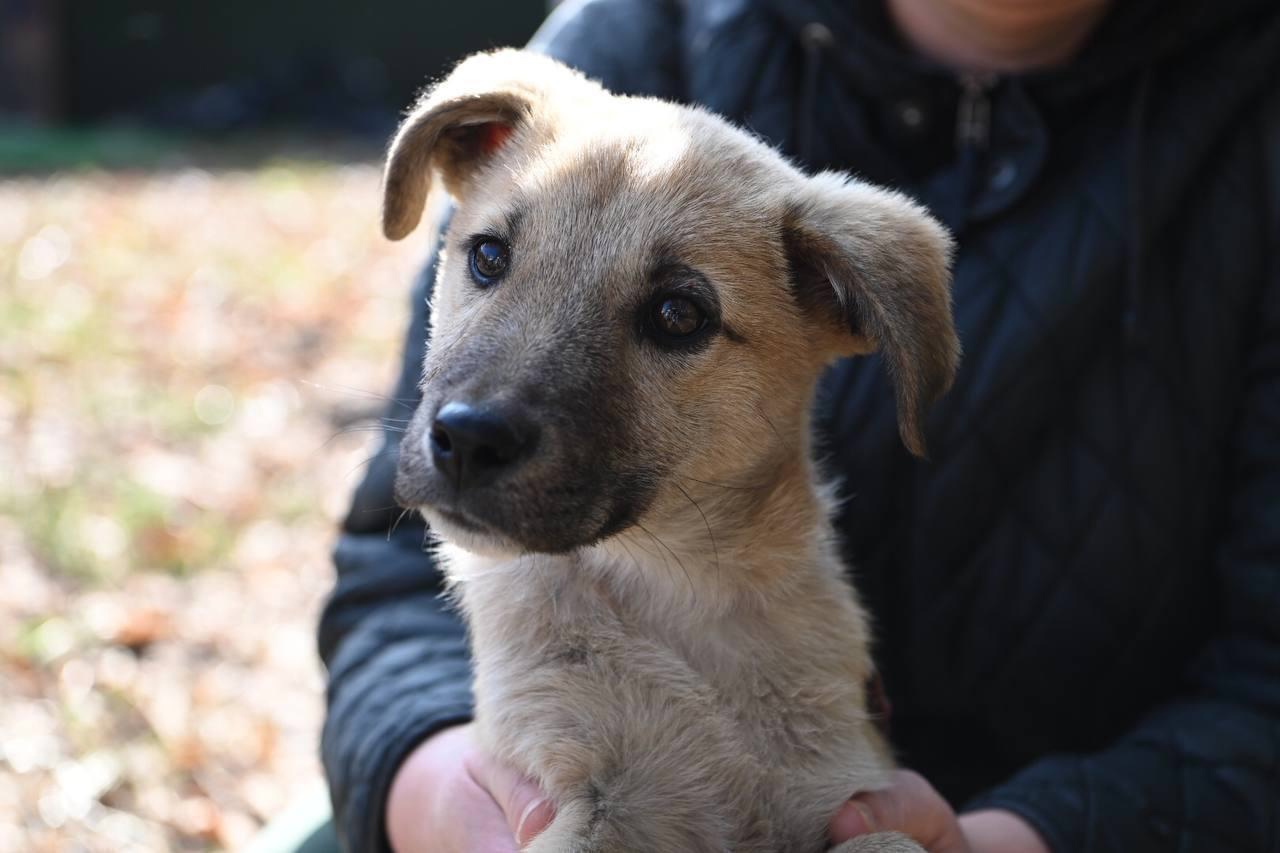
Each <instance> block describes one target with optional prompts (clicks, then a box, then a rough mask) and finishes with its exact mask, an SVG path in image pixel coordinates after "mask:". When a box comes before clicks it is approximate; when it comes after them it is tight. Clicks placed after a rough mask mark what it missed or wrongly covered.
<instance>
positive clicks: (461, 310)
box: [383, 50, 959, 853]
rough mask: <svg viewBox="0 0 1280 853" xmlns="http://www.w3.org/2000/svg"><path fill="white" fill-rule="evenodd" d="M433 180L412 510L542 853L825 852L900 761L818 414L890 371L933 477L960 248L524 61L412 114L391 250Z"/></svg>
mask: <svg viewBox="0 0 1280 853" xmlns="http://www.w3.org/2000/svg"><path fill="white" fill-rule="evenodd" d="M435 175H438V176H439V178H440V179H441V180H442V181H443V186H444V189H445V190H447V192H448V193H449V194H450V196H452V198H453V199H454V200H455V203H456V209H455V212H454V214H453V216H452V219H451V221H450V224H449V226H448V228H447V232H446V234H445V236H444V238H443V243H442V251H443V254H442V258H441V261H440V264H439V271H438V277H437V281H436V284H435V290H434V294H433V297H432V303H431V326H432V331H431V341H430V347H429V352H428V354H427V356H426V360H425V364H424V379H423V384H422V401H421V405H420V406H419V407H418V409H417V410H416V412H415V414H414V416H413V418H412V419H411V422H410V426H409V427H408V430H407V432H406V434H405V436H404V439H403V443H402V446H401V450H400V460H399V468H398V471H397V479H396V495H397V499H398V500H399V502H400V503H402V504H403V505H404V506H406V507H412V508H416V509H419V510H420V511H421V512H422V513H423V515H424V516H425V517H426V519H427V521H428V523H429V526H430V528H431V530H432V531H433V532H434V533H435V534H436V536H437V537H438V538H439V540H440V542H439V545H438V557H439V560H440V561H441V563H442V565H443V569H444V571H445V573H446V577H447V578H448V582H449V584H450V592H451V594H452V595H453V596H454V597H455V599H456V602H457V603H458V606H459V607H460V610H461V611H462V613H463V615H464V616H465V619H466V622H467V624H468V627H469V631H470V639H471V645H472V653H473V661H474V679H475V680H474V691H475V702H476V726H477V730H478V733H479V735H478V736H479V737H480V740H481V746H482V747H483V748H484V749H486V750H488V751H489V752H490V753H491V754H492V755H493V756H495V757H496V758H497V759H498V760H500V761H502V762H504V763H506V764H507V765H509V766H511V767H513V768H515V769H517V770H519V771H521V772H523V773H525V774H527V775H528V776H529V777H530V778H531V779H533V780H535V781H536V782H537V783H538V784H539V785H541V786H542V788H543V789H544V790H545V791H546V792H547V794H548V795H549V796H550V797H551V799H552V801H553V802H554V803H555V806H556V816H555V819H554V820H553V822H552V823H551V824H550V826H549V827H548V828H547V829H546V830H545V831H544V832H543V833H541V834H540V835H539V836H538V837H537V838H536V839H535V840H534V841H533V842H532V843H531V844H530V846H529V847H528V848H527V849H528V850H531V851H536V853H546V852H547V851H557V853H563V851H571V853H625V851H646V853H651V851H660V853H676V851H708V852H709V851H735V853H778V851H796V852H797V853H805V851H820V850H823V849H825V848H826V846H827V844H826V841H825V838H826V825H827V821H828V820H829V819H830V818H831V817H832V816H833V815H834V814H835V812H836V811H837V810H838V808H839V807H840V805H841V804H842V803H843V802H844V801H845V800H846V799H847V798H848V797H850V796H851V795H853V794H855V793H858V792H861V791H867V790H873V789H877V788H881V787H883V786H884V785H885V784H886V780H887V774H888V772H889V771H890V769H891V768H892V766H893V762H892V758H891V754H890V750H889V747H888V745H887V744H886V742H885V741H884V739H883V738H882V736H881V734H880V733H879V731H878V729H877V725H876V722H875V720H874V719H873V715H872V714H870V713H869V712H868V709H867V690H866V685H867V683H868V679H869V677H870V676H871V674H872V663H871V659H870V656H869V651H868V631H869V629H868V619H867V616H866V614H865V613H864V612H863V609H862V607H861V606H860V605H859V602H858V599H857V597H856V594H855V592H854V590H853V589H852V588H851V587H850V585H849V583H848V581H847V579H846V569H845V566H844V565H842V563H841V560H840V558H839V556H838V552H837V547H836V542H835V537H834V533H833V530H832V527H831V524H830V521H829V518H830V516H831V514H832V510H833V503H834V500H835V494H834V489H833V487H832V486H831V485H830V484H828V483H826V482H824V481H823V480H822V479H821V478H820V477H819V476H818V475H817V474H816V473H815V465H814V462H813V460H812V458H811V457H812V449H811V443H810V408H811V404H812V398H813V395H814V388H815V384H816V381H817V379H818V377H819V375H820V373H821V372H822V371H823V369H824V367H825V366H826V365H828V363H829V362H831V361H832V360H833V359H836V358H840V357H845V356H854V355H862V354H866V353H870V352H872V351H873V350H878V351H879V353H880V354H881V357H882V359H883V361H884V363H885V365H886V366H887V369H888V371H889V373H890V374H891V377H892V380H893V382H894V388H895V395H896V402H897V415H898V419H899V428H900V433H901V436H902V439H903V441H904V442H905V444H906V446H907V448H909V449H910V450H911V451H913V452H914V453H917V454H922V453H923V452H924V439H923V434H922V433H923V430H922V419H923V417H924V414H925V412H926V409H927V407H928V405H929V404H930V402H931V401H932V400H934V399H935V398H936V397H937V396H939V395H940V394H942V393H943V392H944V391H945V390H946V389H947V388H948V387H949V385H950V383H951V381H952V377H953V375H954V372H955V370H956V365H957V359H958V357H959V344H958V341H957V337H956V333H955V330H954V327H953V322H952V315H951V304H950V290H949V287H950V284H949V282H950V275H949V264H950V254H951V240H950V237H949V235H948V234H947V232H946V231H945V229H944V228H943V227H942V226H940V225H939V224H938V223H937V222H935V221H934V220H933V219H932V218H930V217H929V216H928V215H927V214H926V213H925V211H924V210H922V209H921V208H920V207H918V206H917V205H915V204H913V203H912V202H911V201H909V200H907V199H906V198H905V197H903V196H901V195H898V194H895V193H892V192H888V191H885V190H882V189H877V188H874V187H871V186H869V185H867V184H865V183H860V182H858V181H855V180H851V179H850V178H849V177H848V176H846V175H843V174H835V173H823V174H818V175H814V176H807V175H805V174H803V173H802V172H801V171H799V170H798V169H797V168H796V167H794V166H793V165H791V164H790V163H788V162H787V161H786V160H785V159H784V158H783V157H782V156H781V155H780V154H778V153H777V152H776V151H774V150H773V149H771V148H770V147H768V146H767V145H766V144H764V143H763V142H761V141H760V140H758V139H756V138H754V137H753V136H751V135H750V134H748V133H747V132H745V131H743V130H740V129H737V128H735V127H733V126H732V125H730V124H729V123H728V122H726V121H724V120H723V119H721V118H718V117H716V116H714V115H712V114H711V113H709V112H706V111H704V110H701V109H697V108H690V107H685V106H679V105H675V104H672V103H668V102H664V101H660V100H656V99H650V98H635V97H621V96H615V95H613V94H610V93H609V92H607V91H606V90H605V89H604V88H602V87H601V86H599V85H598V84H596V83H594V82H592V81H589V80H588V79H587V78H585V77H583V76H582V75H580V74H578V73H577V72H574V71H572V70H570V69H568V68H567V67H565V66H563V65H561V64H559V63H557V62H555V61H553V60H551V59H548V58H545V57H542V56H537V55H533V54H529V53H524V52H520V51H511V50H503V51H498V52H493V53H487V54H480V55H476V56H473V57H470V58H468V59H466V60H464V61H463V62H462V63H461V64H459V65H458V66H457V67H456V68H455V69H454V70H453V71H452V73H450V74H449V75H448V76H447V77H446V78H445V79H444V80H443V81H442V82H440V83H439V84H438V85H436V86H435V87H434V88H433V89H431V90H430V91H429V92H428V93H427V94H426V95H425V96H424V97H423V98H422V100H421V101H420V102H419V103H418V104H417V106H416V108H414V109H413V110H412V111H411V113H410V114H409V115H408V117H407V119H406V120H405V121H404V123H403V124H402V126H401V127H400V129H399V130H398V132H397V133H396V135H395V137H394V139H393V141H392V143H391V146H390V149H389V152H388V155H387V163H386V169H385V176H384V208H383V230H384V232H385V234H386V235H387V236H388V237H389V238H391V239H401V238H403V237H405V236H406V235H408V234H409V233H410V232H412V231H413V230H414V228H415V227H416V226H417V225H418V223H419V220H420V218H421V216H422V212H423V208H424V205H425V203H426V201H427V196H428V192H429V191H430V189H431V185H432V182H433V178H434V176H435ZM920 849H921V848H919V847H918V846H917V845H916V844H915V843H914V842H911V841H910V840H908V839H906V838H904V837H903V836H900V835H896V834H892V833H878V834H872V835H868V836H864V837H862V838H860V839H857V840H855V841H852V842H846V843H845V844H844V845H841V846H840V848H839V850H840V851H842V853H850V851H879V853H902V851H919V850H920Z"/></svg>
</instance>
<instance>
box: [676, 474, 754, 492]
mask: <svg viewBox="0 0 1280 853" xmlns="http://www.w3.org/2000/svg"><path fill="white" fill-rule="evenodd" d="M680 479H682V480H687V481H689V482H690V483H697V484H698V485H700V486H712V487H714V488H717V489H727V490H728V491H731V492H761V491H764V490H765V489H767V488H768V487H769V484H768V483H761V484H760V485H758V486H734V485H730V484H728V483H716V482H713V481H711V480H699V479H698V478H697V477H688V476H681V477H680Z"/></svg>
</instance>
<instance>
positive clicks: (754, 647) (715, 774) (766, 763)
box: [459, 565, 884, 849]
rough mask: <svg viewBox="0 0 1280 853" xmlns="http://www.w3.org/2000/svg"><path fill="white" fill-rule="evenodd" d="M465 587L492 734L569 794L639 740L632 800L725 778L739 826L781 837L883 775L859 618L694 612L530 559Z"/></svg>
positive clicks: (721, 802) (495, 744)
mask: <svg viewBox="0 0 1280 853" xmlns="http://www.w3.org/2000/svg"><path fill="white" fill-rule="evenodd" d="M459 592H460V597H461V600H462V603H463V606H464V609H465V611H466V613H467V617H468V620H469V622H470V626H471V631H472V642H473V651H474V656H475V673H476V681H475V693H476V702H477V721H478V723H479V724H480V729H481V732H482V735H483V736H484V737H485V738H486V740H487V741H488V744H487V745H488V746H489V748H490V749H492V750H493V751H494V752H495V753H497V754H498V755H499V756H500V757H501V758H503V759H505V760H508V761H510V762H512V763H514V764H515V765H516V766H517V767H519V768H520V769H521V770H522V771H524V772H527V773H529V774H530V775H532V776H534V777H535V778H537V779H538V780H539V781H540V782H541V783H542V784H543V785H544V786H546V787H548V789H549V790H550V792H551V793H552V794H553V796H555V797H557V798H559V797H561V796H572V794H573V792H574V791H575V790H578V789H580V788H581V787H582V785H583V784H584V783H585V782H586V780H598V779H600V778H601V774H605V775H606V776H607V774H608V773H609V772H612V771H611V770H610V769H609V767H608V765H609V762H611V761H616V760H617V756H618V755H619V754H620V753H625V752H626V750H627V749H635V748H637V745H638V751H639V752H642V753H643V758H640V759H630V761H631V762H635V761H639V762H641V763H642V764H643V766H641V767H635V766H628V768H627V773H628V778H629V779H630V780H631V782H630V784H635V785H640V786H641V787H642V788H643V790H640V791H632V792H631V793H630V794H628V796H629V797H630V798H633V799H634V798H641V797H643V798H650V799H651V798H653V797H659V798H660V797H661V796H662V793H663V792H664V791H671V792H682V791H688V790H690V789H691V787H694V786H696V787H697V788H698V789H700V790H704V791H707V790H712V789H714V790H715V791H716V793H715V795H714V796H713V797H711V798H710V800H709V803H708V808H711V809H713V810H718V811H720V812H721V813H723V814H724V816H725V818H726V820H727V822H728V823H729V824H731V825H734V826H738V827H746V826H752V825H754V826H767V827H769V830H768V834H769V837H770V839H772V840H771V841H770V842H769V843H772V842H773V841H777V840H779V839H782V838H788V839H794V838H796V837H798V835H799V836H803V835H804V834H805V833H807V832H808V831H809V828H810V827H813V826H822V825H825V817H824V815H826V816H829V814H830V813H833V811H834V809H835V807H836V806H837V805H838V803H839V802H840V801H842V800H843V799H844V797H846V796H848V795H849V794H850V793H852V791H854V790H857V789H862V788H867V787H870V786H873V785H876V784H877V783H878V782H879V780H880V775H881V772H882V769H883V766H884V757H883V755H882V754H881V751H880V749H879V747H878V744H877V743H876V742H875V735H874V733H873V732H871V730H870V726H868V724H867V722H866V715H865V711H864V697H863V692H862V685H861V679H860V675H859V668H858V666H857V663H858V661H859V660H861V659H862V658H863V657H864V655H865V650H864V649H863V648H861V646H862V634H861V630H862V626H861V624H860V622H857V620H856V619H854V620H853V621H854V622H855V623H856V624H849V625H843V626H842V624H841V623H842V622H845V621H849V620H848V619H845V618H844V617H836V616H833V615H832V611H831V609H830V608H829V607H824V606H822V605H815V607H816V612H814V613H811V614H809V622H808V623H807V624H805V623H798V624H792V623H790V622H787V623H785V624H783V625H774V624H771V623H770V621H769V620H768V619H767V618H763V617H762V616H761V615H760V614H756V615H754V616H753V617H751V618H747V619H736V618H730V617H727V616H722V617H721V618H717V619H711V618H702V619H698V620H686V619H680V618H676V614H672V613H661V614H655V613H654V612H652V611H651V610H650V611H644V610H640V609H638V608H634V607H628V606H626V605H625V604H624V603H622V602H620V601H619V597H618V596H617V595H615V594H611V593H609V592H608V591H606V590H605V589H604V588H602V587H601V586H600V585H599V584H595V583H591V582H589V581H588V580H587V579H586V578H585V577H575V576H572V575H569V574H565V573H558V574H557V573H553V572H550V571H539V570H537V569H532V568H531V567H530V566H528V565H526V566H524V567H523V574H512V573H506V572H503V573H499V572H494V571H488V572H476V573H473V574H472V575H471V576H470V577H469V578H467V579H466V580H464V581H463V582H462V584H461V587H460V590H459ZM824 611H825V612H824ZM834 612H837V613H838V612H841V611H839V609H838V608H837V610H836V611H834ZM848 615H849V614H848V613H845V616H848ZM852 615H853V617H860V613H856V612H854V613H853V614H852ZM623 744H626V745H627V746H621V745H623ZM693 756H696V759H697V760H696V761H691V757H693ZM646 762H647V763H646ZM591 784H597V782H594V781H593V782H592V783H591ZM797 834H798V835H797ZM737 849H752V848H751V847H750V845H745V846H741V847H739V848H737ZM760 849H769V848H768V846H767V844H766V846H765V847H761V848H760ZM772 849H778V848H776V847H775V848H772ZM787 849H803V848H802V847H790V848H787Z"/></svg>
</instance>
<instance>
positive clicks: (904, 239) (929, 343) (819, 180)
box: [782, 172, 960, 456]
mask: <svg viewBox="0 0 1280 853" xmlns="http://www.w3.org/2000/svg"><path fill="white" fill-rule="evenodd" d="M782 237H783V244H784V247H785V249H786V252H787V259H788V262H789V264H790V266H791V272H792V286H793V287H794V288H795V293H796V298H797V300H798V302H799V303H800V305H801V306H802V308H804V310H806V311H807V312H809V313H810V314H811V315H813V316H814V318H815V320H817V321H818V322H819V323H820V324H822V327H824V328H825V329H826V330H827V331H828V332H831V333H834V335H835V336H834V338H833V341H834V343H833V345H832V349H833V353H832V354H833V355H852V354H855V353H865V352H869V351H871V350H873V349H878V350H879V351H880V352H881V354H882V355H883V357H884V361H885V364H886V365H887V366H888V369H889V375H890V378H891V379H892V381H893V384H894V392H895V394H896V395H897V406H898V430H899V432H900V434H901V435H902V441H903V443H904V444H905V445H906V446H907V449H908V450H910V451H911V452H912V453H914V454H915V455H917V456H923V455H924V453H925V443H924V433H923V421H924V415H925V412H926V411H927V409H928V407H929V405H930V404H931V403H932V402H933V401H934V400H935V399H937V398H938V397H940V396H941V395H942V394H943V393H944V392H945V391H946V390H947V389H948V388H950V387H951V382H952V379H953V378H954V377H955V372H956V366H957V364H958V362H959V358H960V341H959V338H958V337H957V336H956V331H955V325H954V323H953V321H952V316H951V287H950V284H951V274H950V264H951V247H952V242H951V236H950V235H949V234H948V233H947V231H946V229H945V228H943V227H942V225H940V224H939V223H938V222H937V221H936V220H935V219H933V217H931V216H930V215H929V214H928V213H927V212H926V211H925V210H924V208H922V207H920V206H919V205H917V204H915V203H913V202H911V201H910V200H908V199H907V198H906V197H905V196H902V195H900V194H898V193H894V192H889V191H887V190H882V189H878V188H876V187H872V186H870V185H869V184H865V183H862V182H859V181H850V180H849V179H848V178H847V176H844V175H840V174H836V173H833V172H825V173H823V174H820V175H817V176H815V177H813V178H809V179H807V180H805V181H804V182H803V184H802V185H801V188H800V189H799V190H798V192H797V193H796V195H795V197H794V198H793V199H792V201H791V203H790V205H789V206H788V209H787V211H786V213H785V215H784V219H783V226H782Z"/></svg>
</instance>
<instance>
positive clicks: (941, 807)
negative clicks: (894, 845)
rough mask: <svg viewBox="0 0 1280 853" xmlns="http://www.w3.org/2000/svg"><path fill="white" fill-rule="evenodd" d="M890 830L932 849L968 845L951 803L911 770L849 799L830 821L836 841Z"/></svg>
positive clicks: (948, 852)
mask: <svg viewBox="0 0 1280 853" xmlns="http://www.w3.org/2000/svg"><path fill="white" fill-rule="evenodd" d="M888 831H894V832H901V833H902V834H904V835H908V836H910V837H911V838H914V839H915V840H916V841H917V842H919V843H920V844H922V845H923V846H924V847H926V848H927V849H928V850H930V851H932V853H952V852H953V851H963V850H965V849H966V847H965V844H964V838H963V836H962V835H961V834H960V830H959V826H958V825H957V824H956V817H955V812H953V811H952V809H951V806H950V805H949V804H948V803H947V801H946V800H944V799H943V798H942V795H941V794H939V793H938V792H937V791H935V790H934V789H933V786H932V785H930V784H929V783H928V782H927V781H925V779H924V777H923V776H921V775H920V774H919V773H913V772H912V771H910V770H897V771H895V772H894V774H893V777H892V782H891V784H890V785H889V787H888V788H885V789H884V790H882V791H869V792H867V793H863V794H859V795H858V796H856V797H854V798H853V799H851V800H849V801H848V802H847V803H845V804H844V805H843V806H842V807H841V808H840V811H838V812H837V813H836V815H835V817H833V818H832V819H831V822H830V824H829V825H828V832H829V833H830V836H831V840H832V842H834V843H836V844H839V843H840V842H843V841H847V840H849V839H850V838H854V837H856V836H859V835H865V834H867V833H869V832H888Z"/></svg>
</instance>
